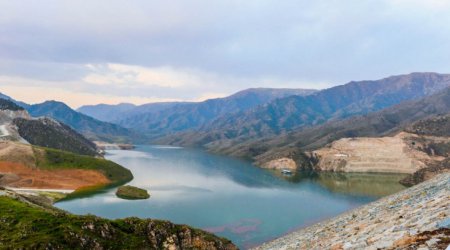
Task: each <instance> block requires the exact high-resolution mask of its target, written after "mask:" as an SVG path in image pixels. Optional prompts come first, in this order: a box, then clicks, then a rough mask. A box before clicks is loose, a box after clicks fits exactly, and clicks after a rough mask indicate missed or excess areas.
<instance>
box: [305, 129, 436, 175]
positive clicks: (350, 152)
mask: <svg viewBox="0 0 450 250" xmlns="http://www.w3.org/2000/svg"><path fill="white" fill-rule="evenodd" d="M412 137H414V135H411V134H407V133H400V134H398V135H396V136H394V137H381V138H368V137H360V138H344V139H340V140H338V141H335V142H333V143H331V144H329V145H328V146H326V147H324V148H321V149H319V150H315V151H313V155H314V157H316V158H317V159H318V163H317V164H316V166H315V169H316V170H319V171H334V172H384V173H408V174H411V173H414V172H416V171H417V170H419V169H422V168H425V167H426V166H427V163H428V162H432V161H439V160H442V159H443V158H440V157H437V156H436V157H434V156H431V155H428V154H426V153H425V152H423V151H421V150H419V149H418V148H417V147H415V146H416V145H412V144H408V143H407V141H408V140H414V139H411V138H412Z"/></svg>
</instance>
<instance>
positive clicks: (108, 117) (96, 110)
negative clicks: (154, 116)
mask: <svg viewBox="0 0 450 250" xmlns="http://www.w3.org/2000/svg"><path fill="white" fill-rule="evenodd" d="M134 108H136V105H134V104H131V103H120V104H117V105H108V104H98V105H85V106H81V107H80V108H78V109H77V110H76V111H78V112H80V113H82V114H85V115H88V116H90V117H93V118H95V119H97V120H99V121H104V122H114V121H115V120H118V119H120V118H122V117H123V115H124V114H126V113H127V112H129V111H131V110H132V109H134Z"/></svg>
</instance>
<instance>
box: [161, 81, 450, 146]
mask: <svg viewBox="0 0 450 250" xmlns="http://www.w3.org/2000/svg"><path fill="white" fill-rule="evenodd" d="M449 86H450V75H444V74H437V73H412V74H408V75H400V76H392V77H388V78H384V79H381V80H376V81H360V82H350V83H348V84H345V85H341V86H336V87H333V88H329V89H326V90H322V91H319V92H317V93H314V94H312V95H307V96H290V97H286V98H280V99H276V100H274V101H272V102H270V103H269V104H266V105H262V106H258V107H256V108H255V109H251V110H248V111H245V112H240V113H236V114H233V115H228V116H222V117H220V118H218V119H216V120H214V121H213V122H211V123H209V124H206V125H204V126H203V127H201V128H199V129H197V130H193V131H188V132H184V133H178V134H175V135H171V136H166V137H165V138H162V139H159V140H157V142H158V143H163V144H174V145H182V146H183V145H184V146H200V147H207V148H208V147H209V144H214V145H217V144H220V143H231V144H233V143H243V142H245V141H251V140H252V139H254V138H256V137H270V136H276V135H280V134H284V133H288V132H290V131H295V130H299V129H302V128H306V127H313V126H317V125H320V124H324V123H326V122H328V121H333V120H340V119H345V118H348V117H351V116H356V115H364V114H368V113H371V112H376V111H379V110H381V109H384V108H388V107H391V106H393V105H396V104H399V103H401V102H404V101H409V100H416V99H420V98H422V97H425V96H428V95H431V94H434V93H437V92H439V91H441V90H443V89H445V88H446V87H449Z"/></svg>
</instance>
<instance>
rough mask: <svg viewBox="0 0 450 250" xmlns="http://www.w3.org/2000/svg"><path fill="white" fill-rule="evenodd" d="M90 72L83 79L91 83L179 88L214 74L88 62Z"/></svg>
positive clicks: (212, 78)
mask: <svg viewBox="0 0 450 250" xmlns="http://www.w3.org/2000/svg"><path fill="white" fill-rule="evenodd" d="M86 67H87V68H89V69H90V70H91V71H92V72H91V73H89V74H88V75H87V76H86V77H84V79H83V81H85V82H87V83H92V84H99V85H107V84H116V85H119V86H126V87H134V86H143V85H146V86H159V87H167V88H179V87H183V86H189V87H196V86H197V85H198V84H200V83H202V82H205V80H208V79H209V80H211V81H214V76H212V75H209V74H207V73H204V72H193V71H192V70H175V69H173V68H172V67H168V66H162V67H153V68H148V67H142V66H134V65H124V64H117V63H107V64H96V65H93V64H88V65H86Z"/></svg>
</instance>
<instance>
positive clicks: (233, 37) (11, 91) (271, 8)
mask: <svg viewBox="0 0 450 250" xmlns="http://www.w3.org/2000/svg"><path fill="white" fill-rule="evenodd" d="M449 13H450V1H446V0H423V1H419V0H373V1H372V0H367V1H365V0H339V1H338V0H327V1H325V0H314V1H311V0H306V1H303V0H293V1H290V0H283V1H280V0H274V1H269V0H241V1H234V0H226V1H225V0H224V1H221V0H215V1H210V0H203V1H197V0H171V1H152V0H142V1H137V0H126V1H123V0H120V1H118V0H117V1H116V0H104V1H100V0H98V1H97V0H85V1H82V0H80V1H64V0H54V1H50V0H39V1H32V0H29V1H25V0H23V1H22V0H14V1H11V0H0V92H2V93H4V94H7V95H10V96H12V97H14V98H16V99H19V100H23V101H26V102H29V103H36V102H41V101H44V100H46V99H54V100H61V101H64V102H66V103H68V104H69V105H71V106H72V107H75V108H76V107H79V106H80V105H83V104H96V103H119V102H132V103H136V104H141V103H147V102H155V101H172V100H204V99H207V98H212V97H219V96H224V95H228V94H231V93H233V92H236V91H238V90H241V89H245V88H250V87H277V88H281V87H289V88H327V87H330V86H333V85H338V84H343V83H345V82H347V81H350V80H363V79H378V78H383V77H386V76H389V75H396V74H404V73H409V72H413V71H433V72H440V73H450V60H449V58H450V25H449V24H450V14H449Z"/></svg>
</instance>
